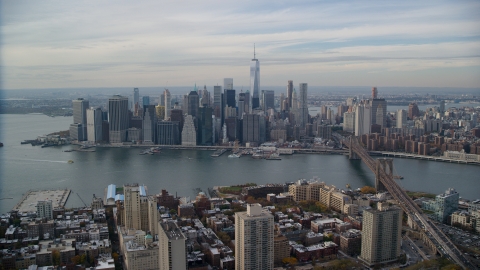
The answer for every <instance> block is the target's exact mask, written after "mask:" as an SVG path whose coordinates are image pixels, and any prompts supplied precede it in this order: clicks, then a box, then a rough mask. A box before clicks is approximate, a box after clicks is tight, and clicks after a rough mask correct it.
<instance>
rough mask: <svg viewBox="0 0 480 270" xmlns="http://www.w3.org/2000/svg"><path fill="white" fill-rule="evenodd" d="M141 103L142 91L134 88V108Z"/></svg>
mask: <svg viewBox="0 0 480 270" xmlns="http://www.w3.org/2000/svg"><path fill="white" fill-rule="evenodd" d="M139 101H140V90H138V88H133V104H132V108H135V104H138V102H139Z"/></svg>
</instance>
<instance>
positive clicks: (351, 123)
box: [343, 112, 355, 133]
mask: <svg viewBox="0 0 480 270" xmlns="http://www.w3.org/2000/svg"><path fill="white" fill-rule="evenodd" d="M343 131H346V132H352V133H353V132H354V131H355V112H346V113H343Z"/></svg>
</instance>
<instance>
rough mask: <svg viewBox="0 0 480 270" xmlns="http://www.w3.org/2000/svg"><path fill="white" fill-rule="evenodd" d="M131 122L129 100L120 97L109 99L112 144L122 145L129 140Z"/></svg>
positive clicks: (110, 138)
mask: <svg viewBox="0 0 480 270" xmlns="http://www.w3.org/2000/svg"><path fill="white" fill-rule="evenodd" d="M129 120H130V116H129V113H128V98H127V97H123V96H119V95H115V96H113V97H111V98H109V99H108V129H109V141H110V143H121V142H124V141H126V140H127V129H128V125H129Z"/></svg>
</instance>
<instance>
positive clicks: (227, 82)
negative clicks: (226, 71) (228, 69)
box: [223, 78, 233, 90]
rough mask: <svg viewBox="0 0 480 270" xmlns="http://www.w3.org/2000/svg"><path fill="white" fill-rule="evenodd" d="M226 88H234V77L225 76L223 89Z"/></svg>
mask: <svg viewBox="0 0 480 270" xmlns="http://www.w3.org/2000/svg"><path fill="white" fill-rule="evenodd" d="M225 89H233V79H232V78H224V79H223V90H225Z"/></svg>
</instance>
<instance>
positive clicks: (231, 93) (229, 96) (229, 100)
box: [223, 89, 237, 108]
mask: <svg viewBox="0 0 480 270" xmlns="http://www.w3.org/2000/svg"><path fill="white" fill-rule="evenodd" d="M223 98H224V99H225V102H224V104H225V106H226V107H231V108H235V107H237V106H236V104H235V103H236V102H235V90H233V89H225V90H224V93H223Z"/></svg>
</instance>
